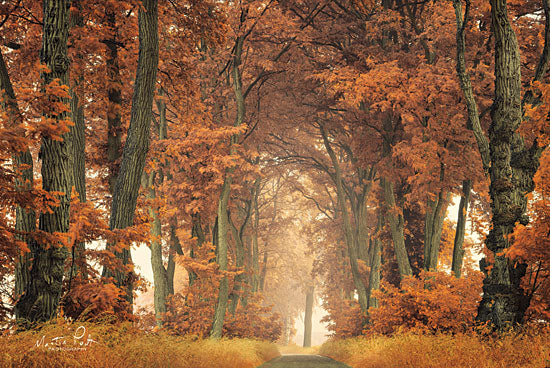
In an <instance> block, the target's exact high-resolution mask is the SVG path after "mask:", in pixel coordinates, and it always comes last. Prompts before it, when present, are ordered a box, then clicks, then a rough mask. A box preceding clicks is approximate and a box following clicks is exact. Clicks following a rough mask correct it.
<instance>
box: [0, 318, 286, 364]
mask: <svg viewBox="0 0 550 368" xmlns="http://www.w3.org/2000/svg"><path fill="white" fill-rule="evenodd" d="M80 326H82V327H80ZM79 327H80V328H79ZM84 328H85V329H86V331H84ZM89 339H91V340H94V341H95V342H91V341H90V340H89ZM0 346H1V348H0V367H2V368H4V367H18V368H19V367H22V368H23V367H24V368H26V367H36V368H39V367H40V368H47V367H54V368H57V367H94V368H95V367H98V368H99V367H101V368H104V367H105V368H111V367H112V368H119V367H120V368H122V367H125V368H126V367H174V368H180V367H181V368H214V367H216V368H217V367H224V368H248V367H250V368H253V367H257V366H259V365H260V364H262V363H264V362H266V361H268V360H270V359H272V358H274V357H276V356H278V355H279V352H278V351H277V347H276V346H275V345H274V344H272V343H269V342H260V341H254V340H247V339H232V340H229V339H227V340H226V339H222V340H218V341H213V340H209V339H204V340H201V339H192V338H186V337H178V336H170V335H168V334H165V333H162V332H160V333H150V334H146V333H144V332H143V331H139V330H137V329H135V328H134V327H132V326H131V325H129V324H123V325H100V326H98V325H89V324H82V325H64V326H56V325H49V326H45V327H43V328H42V329H41V330H40V331H34V332H24V333H19V334H15V335H11V336H3V337H2V336H0Z"/></svg>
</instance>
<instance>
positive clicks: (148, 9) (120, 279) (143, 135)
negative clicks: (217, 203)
mask: <svg viewBox="0 0 550 368" xmlns="http://www.w3.org/2000/svg"><path fill="white" fill-rule="evenodd" d="M158 52H159V50H158V4H157V0H143V8H140V10H139V55H138V65H137V71H136V80H135V84H134V96H133V100H132V113H131V116H130V127H129V129H128V137H127V138H126V144H125V146H124V151H123V154H122V162H121V165H120V171H119V173H118V175H117V179H116V184H115V188H114V192H113V203H112V206H111V219H110V223H109V227H110V229H111V230H114V229H125V228H127V227H129V226H132V225H133V221H134V212H135V209H136V202H137V197H138V193H139V187H140V181H141V176H142V174H143V168H144V166H145V158H146V156H147V151H148V149H149V129H150V125H151V119H152V118H153V111H152V106H153V96H154V90H155V84H156V76H157V68H158ZM112 247H113V244H108V249H112ZM114 253H115V255H116V257H117V258H119V259H120V260H121V261H122V264H123V265H125V266H127V267H129V269H131V266H132V258H131V254H130V248H129V246H128V247H127V248H125V249H123V250H122V251H121V252H116V251H115V252H114ZM103 276H104V277H110V276H114V279H115V283H116V285H117V286H118V287H120V288H122V289H123V290H124V291H125V293H126V296H125V299H126V300H127V301H128V303H129V304H130V306H131V305H132V304H133V284H134V276H133V272H132V271H130V270H109V269H108V268H105V269H104V272H103Z"/></svg>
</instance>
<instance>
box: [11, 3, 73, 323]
mask: <svg viewBox="0 0 550 368" xmlns="http://www.w3.org/2000/svg"><path fill="white" fill-rule="evenodd" d="M70 5H71V2H70V1H67V0H44V18H43V19H44V21H43V22H44V26H43V37H42V49H41V51H40V60H41V62H42V63H44V64H45V65H46V66H47V67H48V68H49V72H47V73H46V72H45V73H43V74H42V78H43V85H44V89H45V87H46V86H47V85H49V84H50V83H51V82H52V81H54V80H55V79H56V78H58V79H59V80H60V83H61V84H63V85H68V79H69V78H68V71H69V63H70V61H69V58H68V56H67V39H68V36H69V9H70ZM49 98H50V101H61V102H63V103H68V102H69V101H68V100H67V99H64V98H62V99H60V98H59V97H58V96H53V95H52V96H49ZM44 116H45V117H46V118H47V119H53V120H55V123H54V124H56V125H63V124H64V121H65V120H66V119H67V113H65V112H63V113H58V112H57V111H45V112H44ZM71 143H72V142H71V134H70V133H69V132H67V133H64V134H63V135H62V140H61V141H60V140H55V139H52V137H49V136H44V137H43V139H42V146H41V148H40V155H39V157H40V158H41V159H42V187H43V189H44V190H46V191H48V192H61V193H63V194H61V195H60V196H59V197H58V199H59V205H58V206H57V207H54V208H52V211H51V212H48V213H42V214H41V215H40V221H39V229H40V230H42V231H44V232H47V233H50V234H53V233H67V232H68V231H69V214H70V213H69V211H70V203H71V188H72V183H71V179H72V167H70V164H71V160H70V156H71V154H72V147H71ZM31 252H32V265H31V269H30V278H29V280H28V282H27V284H26V285H25V288H24V293H23V295H22V297H21V299H20V300H19V301H18V303H17V304H16V315H17V316H19V317H20V318H22V319H25V320H27V321H29V322H36V321H47V320H50V319H52V318H54V317H55V315H56V313H57V307H58V304H59V299H60V297H61V291H62V287H63V275H64V264H65V260H66V258H67V256H68V250H67V248H66V247H65V245H64V244H63V243H62V242H61V241H60V242H58V243H56V244H36V243H35V244H33V247H32V248H31Z"/></svg>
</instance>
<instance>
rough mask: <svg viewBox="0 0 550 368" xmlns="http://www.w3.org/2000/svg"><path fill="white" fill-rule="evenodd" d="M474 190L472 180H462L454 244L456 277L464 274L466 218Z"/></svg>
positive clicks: (453, 266) (453, 269)
mask: <svg viewBox="0 0 550 368" xmlns="http://www.w3.org/2000/svg"><path fill="white" fill-rule="evenodd" d="M471 191H472V181H471V180H464V181H463V182H462V196H461V197H460V203H459V205H458V218H457V222H456V233H455V240H454V246H453V263H452V266H451V270H452V271H453V274H454V275H455V277H457V278H460V276H461V274H462V262H463V259H464V247H463V244H464V235H465V231H466V219H467V217H468V204H469V203H470V193H471Z"/></svg>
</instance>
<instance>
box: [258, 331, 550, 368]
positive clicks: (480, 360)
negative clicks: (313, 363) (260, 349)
mask: <svg viewBox="0 0 550 368" xmlns="http://www.w3.org/2000/svg"><path fill="white" fill-rule="evenodd" d="M319 354H321V355H323V356H327V357H331V358H333V359H336V360H338V361H341V362H343V363H345V364H348V365H349V366H351V367H353V368H394V367H413V368H414V367H418V368H441V367H457V368H463V367H478V368H502V367H506V368H520V367H521V368H550V332H548V331H544V330H542V331H539V330H527V331H524V332H521V333H510V334H507V335H504V336H500V337H487V336H482V335H477V334H474V333H470V334H455V335H450V334H444V333H440V334H433V335H422V334H413V333H402V334H396V335H394V336H391V337H384V336H373V337H358V338H352V339H342V340H337V339H336V340H329V341H328V342H326V343H325V344H323V345H322V346H321V348H320V350H319ZM268 367H269V366H268ZM296 367H301V366H296ZM328 367H330V366H328ZM335 367H338V366H335Z"/></svg>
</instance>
